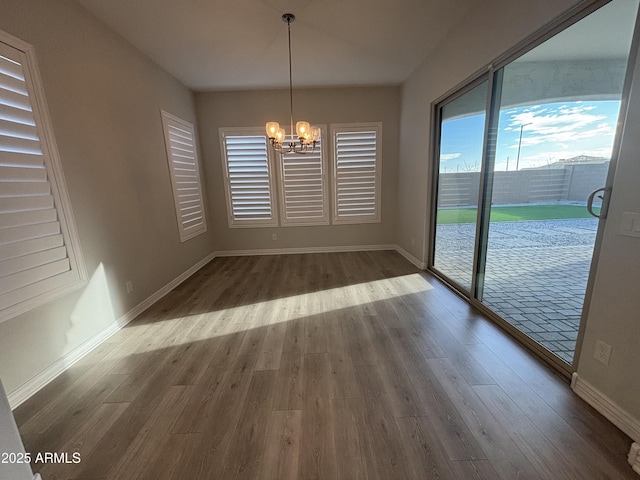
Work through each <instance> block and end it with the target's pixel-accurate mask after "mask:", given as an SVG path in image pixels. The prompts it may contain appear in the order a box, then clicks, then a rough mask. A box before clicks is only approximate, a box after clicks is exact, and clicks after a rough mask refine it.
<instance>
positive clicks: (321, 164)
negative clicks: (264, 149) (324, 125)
mask: <svg viewBox="0 0 640 480" xmlns="http://www.w3.org/2000/svg"><path fill="white" fill-rule="evenodd" d="M325 134H326V132H323V134H322V136H324V135H325ZM278 156H279V155H278ZM325 158H326V154H325V152H324V148H323V145H322V139H321V140H320V142H318V145H316V149H315V151H314V152H313V153H307V154H304V155H300V154H286V155H283V156H282V159H281V173H280V188H281V190H280V191H281V195H280V199H281V205H282V210H281V214H282V224H283V225H328V224H329V199H328V193H327V178H326V177H327V175H326V170H327V167H326V159H325Z"/></svg>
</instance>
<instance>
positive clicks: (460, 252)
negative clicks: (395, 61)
mask: <svg viewBox="0 0 640 480" xmlns="http://www.w3.org/2000/svg"><path fill="white" fill-rule="evenodd" d="M486 102H487V82H486V81H485V82H483V83H481V84H479V85H478V86H476V87H475V88H473V89H472V90H470V91H468V92H467V93H465V94H464V95H462V96H460V97H458V98H456V99H455V100H453V101H451V102H449V103H447V104H446V105H444V106H443V107H442V108H441V110H440V115H441V124H440V152H439V160H438V197H437V206H436V233H435V250H434V256H433V258H434V260H433V266H434V267H435V268H436V269H437V270H439V271H440V272H441V273H443V274H444V275H446V276H447V277H448V278H449V279H451V280H453V281H454V282H456V283H457V284H458V285H459V286H460V287H462V288H463V289H465V290H467V291H469V290H471V279H472V277H473V252H474V246H475V237H476V218H477V214H478V192H479V188H480V166H481V164H482V142H483V138H484V124H485V118H486V112H485V110H486Z"/></svg>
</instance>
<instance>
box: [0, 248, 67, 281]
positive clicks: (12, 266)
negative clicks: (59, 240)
mask: <svg viewBox="0 0 640 480" xmlns="http://www.w3.org/2000/svg"><path fill="white" fill-rule="evenodd" d="M64 258H67V249H66V248H65V247H64V246H62V247H58V248H54V249H51V250H45V251H42V252H38V253H34V254H31V255H27V256H22V257H16V258H12V259H10V260H5V261H0V272H2V276H3V277H6V276H9V275H13V274H15V273H18V272H23V271H25V270H30V269H32V268H36V267H39V266H41V265H46V264H48V263H51V262H55V261H57V260H62V259H64Z"/></svg>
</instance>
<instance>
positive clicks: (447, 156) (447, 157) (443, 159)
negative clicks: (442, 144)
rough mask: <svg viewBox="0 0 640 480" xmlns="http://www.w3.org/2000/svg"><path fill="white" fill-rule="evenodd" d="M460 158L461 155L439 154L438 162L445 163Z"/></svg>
mask: <svg viewBox="0 0 640 480" xmlns="http://www.w3.org/2000/svg"><path fill="white" fill-rule="evenodd" d="M461 156H462V154H461V153H441V154H440V161H441V162H446V161H448V160H454V159H456V158H460V157H461Z"/></svg>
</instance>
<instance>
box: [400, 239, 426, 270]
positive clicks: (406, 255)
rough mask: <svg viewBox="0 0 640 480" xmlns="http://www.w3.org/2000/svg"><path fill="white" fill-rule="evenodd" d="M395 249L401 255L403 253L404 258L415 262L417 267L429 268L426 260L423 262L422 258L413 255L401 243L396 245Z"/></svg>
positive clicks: (421, 268)
mask: <svg viewBox="0 0 640 480" xmlns="http://www.w3.org/2000/svg"><path fill="white" fill-rule="evenodd" d="M395 250H396V252H398V253H399V254H400V255H402V256H403V257H404V258H406V259H407V260H409V261H410V262H411V263H413V264H414V265H415V266H416V267H418V268H419V269H420V270H426V268H427V264H426V262H422V261H420V260H418V259H417V258H416V257H414V256H413V255H411V254H410V253H409V252H407V251H406V250H405V249H404V248H402V247H401V246H400V245H396V246H395Z"/></svg>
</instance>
